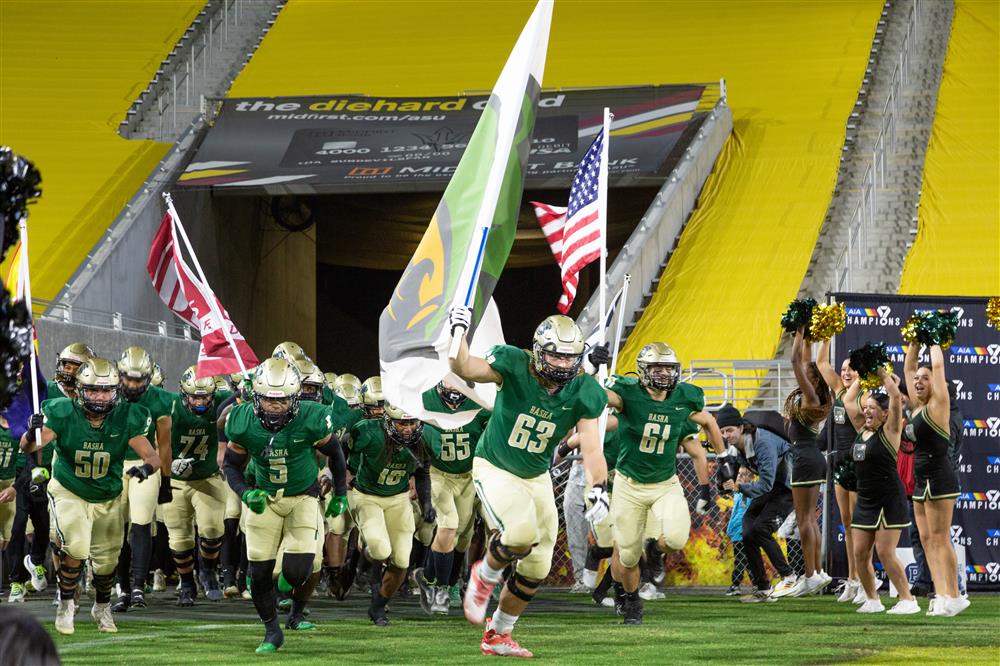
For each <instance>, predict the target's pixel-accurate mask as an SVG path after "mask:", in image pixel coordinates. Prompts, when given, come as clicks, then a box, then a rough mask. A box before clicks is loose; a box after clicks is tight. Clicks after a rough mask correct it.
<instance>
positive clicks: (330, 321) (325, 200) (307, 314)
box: [175, 187, 658, 378]
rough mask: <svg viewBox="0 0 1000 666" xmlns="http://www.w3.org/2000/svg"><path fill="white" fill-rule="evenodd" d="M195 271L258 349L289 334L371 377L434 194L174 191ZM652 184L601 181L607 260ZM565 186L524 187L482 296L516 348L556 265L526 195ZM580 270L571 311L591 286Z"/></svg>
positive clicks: (339, 368)
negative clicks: (508, 240) (488, 290)
mask: <svg viewBox="0 0 1000 666" xmlns="http://www.w3.org/2000/svg"><path fill="white" fill-rule="evenodd" d="M175 192H176V194H175V204H176V205H177V208H178V212H179V213H180V214H181V216H182V217H183V219H184V220H185V221H186V223H187V227H188V232H189V234H190V236H191V237H192V242H193V243H194V245H195V247H196V248H197V250H198V253H199V256H200V258H201V260H202V264H203V266H204V269H205V272H206V274H207V275H208V278H209V280H210V282H211V283H212V285H213V287H215V289H216V292H217V293H218V295H219V298H220V299H221V300H222V302H223V303H225V304H226V307H227V308H228V310H229V312H230V315H231V316H232V317H233V321H234V322H235V323H236V325H237V326H238V327H239V329H240V331H241V332H242V333H243V334H244V336H245V337H246V338H247V340H248V341H249V342H250V344H251V346H252V347H253V348H254V350H255V351H256V352H257V353H258V355H260V356H264V355H267V354H268V353H269V352H270V350H271V349H272V348H273V347H274V346H275V345H276V344H278V343H279V342H281V341H283V340H295V341H296V342H298V343H300V344H301V345H302V346H303V347H304V348H305V349H306V350H307V351H308V352H310V353H312V354H314V358H315V360H316V361H317V363H318V364H319V365H320V367H321V368H322V369H323V370H324V371H331V372H337V373H344V372H351V373H353V374H356V375H358V376H360V377H362V378H364V377H366V376H370V375H373V374H377V373H378V344H377V340H378V319H379V316H380V315H381V313H382V310H383V308H384V307H385V306H386V304H387V303H388V302H389V298H390V296H391V294H392V290H393V289H394V288H395V287H396V284H397V282H398V281H399V278H400V276H401V275H402V272H403V270H404V269H405V267H406V265H407V262H408V261H409V260H410V257H411V256H412V255H413V252H414V250H415V249H416V247H417V244H418V243H419V242H420V239H421V237H422V236H423V233H424V231H425V230H426V228H427V225H428V223H429V221H430V219H431V216H432V215H433V213H434V210H435V208H436V207H437V205H438V202H439V201H440V198H441V193H440V192H399V193H381V194H324V195H280V196H269V195H267V194H263V193H261V192H259V191H258V192H256V193H254V194H249V193H246V192H240V193H239V194H236V193H230V192H226V191H224V190H219V189H212V190H209V189H205V190H193V191H192V190H176V191H175ZM657 192H658V188H656V187H621V188H614V187H613V188H611V190H610V191H609V194H608V218H609V222H608V245H609V258H608V263H609V265H610V263H611V262H612V261H613V260H614V258H615V257H616V256H617V254H618V251H619V250H620V249H621V247H622V245H623V244H624V243H625V241H626V240H627V239H628V237H629V235H630V234H631V233H632V231H633V229H634V228H635V226H636V225H637V224H638V221H639V220H640V219H641V218H642V215H643V214H644V212H645V211H646V209H647V208H648V207H649V205H650V203H651V202H652V201H653V199H654V197H655V196H656V193H657ZM568 197H569V190H568V188H567V189H546V190H531V189H529V190H525V192H524V196H523V197H522V201H521V210H520V214H519V219H518V230H517V234H516V237H515V241H514V245H513V247H512V248H511V253H510V257H509V259H508V261H507V266H506V268H505V270H504V272H503V274H502V276H501V279H500V281H499V283H498V285H497V288H496V291H495V292H494V298H495V300H496V302H497V306H498V308H499V310H500V315H501V318H502V320H503V325H504V335H505V338H506V340H507V341H508V343H510V344H514V345H518V346H520V347H525V348H526V347H528V346H530V342H531V335H532V333H533V331H534V328H535V326H536V325H537V324H538V322H540V321H541V320H542V319H543V318H545V317H546V316H548V315H550V314H554V313H555V312H556V309H555V307H556V302H557V301H558V299H559V295H560V294H561V293H562V287H561V283H560V277H559V268H558V266H557V265H556V263H555V260H554V258H553V257H552V253H551V250H550V249H549V247H548V244H547V242H546V240H545V237H544V236H543V235H542V232H541V229H540V227H539V225H538V222H537V220H536V218H535V213H534V210H533V209H532V207H531V204H530V203H529V202H531V201H542V202H545V203H550V204H553V205H560V204H563V205H564V203H565V202H566V200H567V199H568ZM598 279H599V278H598V268H597V262H594V263H593V264H592V265H591V266H588V267H587V268H585V269H584V270H583V272H582V273H581V275H580V285H579V290H578V293H577V297H576V301H575V303H574V305H573V308H572V310H571V311H570V315H575V314H577V313H578V312H579V311H580V310H581V309H582V308H583V306H584V305H586V303H587V300H588V299H589V298H590V296H591V294H592V293H593V292H594V290H596V288H597V284H598Z"/></svg>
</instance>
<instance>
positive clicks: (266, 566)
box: [247, 560, 275, 596]
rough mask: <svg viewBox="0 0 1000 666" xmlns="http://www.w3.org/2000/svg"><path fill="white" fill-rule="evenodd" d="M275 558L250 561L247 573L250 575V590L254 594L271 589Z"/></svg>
mask: <svg viewBox="0 0 1000 666" xmlns="http://www.w3.org/2000/svg"><path fill="white" fill-rule="evenodd" d="M274 563H275V560H264V561H263V562H250V563H249V565H248V569H249V570H248V571H247V573H248V574H249V576H250V591H251V592H252V593H253V594H254V596H256V595H257V594H258V593H260V592H266V591H268V590H271V589H273V587H274V580H273V579H272V575H273V573H274Z"/></svg>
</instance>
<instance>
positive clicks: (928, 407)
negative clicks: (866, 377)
mask: <svg viewBox="0 0 1000 666" xmlns="http://www.w3.org/2000/svg"><path fill="white" fill-rule="evenodd" d="M929 353H930V357H931V363H930V365H922V366H920V367H919V368H918V367H917V357H918V355H919V349H918V346H917V345H916V344H914V343H911V344H910V346H909V347H907V349H906V360H905V361H904V363H903V371H904V373H905V375H906V385H907V387H910V390H909V398H910V408H911V409H912V413H911V415H910V423H911V424H912V425H913V434H914V445H915V449H916V452H915V455H914V463H913V473H914V477H915V479H916V485H915V487H914V489H913V514H914V518H916V521H917V530H918V531H919V532H920V541H921V543H923V546H924V552H925V554H926V556H927V565H928V567H929V568H930V570H931V579H932V580H933V581H934V591H935V593H936V594H935V597H934V599H933V600H932V601H931V604H930V608H928V610H927V614H928V615H940V616H945V617H951V616H953V615H958V614H959V613H961V612H962V611H963V610H965V609H966V608H968V607H969V600H968V599H966V598H964V597H962V596H959V593H958V580H957V577H956V575H955V571H956V568H957V562H956V559H955V551H954V550H953V549H952V545H951V520H952V513H953V512H954V510H955V498H956V497H958V495H959V486H958V476H957V475H956V474H955V470H954V468H953V467H952V465H951V460H950V458H949V456H948V444H949V432H950V424H949V421H950V414H951V399H950V397H949V395H948V380H947V379H946V378H945V374H944V353H943V352H942V351H941V347H940V346H939V345H931V346H930V347H929Z"/></svg>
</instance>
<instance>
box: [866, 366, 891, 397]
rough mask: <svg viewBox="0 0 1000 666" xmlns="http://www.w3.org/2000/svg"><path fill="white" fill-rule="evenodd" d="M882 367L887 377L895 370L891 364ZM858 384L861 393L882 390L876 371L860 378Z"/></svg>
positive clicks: (880, 379) (880, 380)
mask: <svg viewBox="0 0 1000 666" xmlns="http://www.w3.org/2000/svg"><path fill="white" fill-rule="evenodd" d="M882 367H883V368H885V372H886V374H889V375H891V374H892V372H893V370H895V368H893V367H892V363H886V364H884V365H883V366H882ZM860 384H861V390H862V391H877V390H878V389H880V388H882V378H881V377H879V375H878V371H877V370H876V371H875V372H872V373H870V374H868V375H865V376H864V377H862V378H861V380H860Z"/></svg>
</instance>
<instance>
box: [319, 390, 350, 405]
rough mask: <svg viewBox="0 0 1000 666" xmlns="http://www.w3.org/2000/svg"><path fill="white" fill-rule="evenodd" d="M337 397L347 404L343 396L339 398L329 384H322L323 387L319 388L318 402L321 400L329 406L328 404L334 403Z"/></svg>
mask: <svg viewBox="0 0 1000 666" xmlns="http://www.w3.org/2000/svg"><path fill="white" fill-rule="evenodd" d="M338 399H339V400H343V402H344V404H345V405H346V404H347V401H346V400H344V399H343V398H341V397H340V396H339V395H337V394H336V393H334V392H333V389H331V388H330V387H329V386H324V387H323V388H321V389H320V392H319V400H320V402H322V403H323V404H324V405H326V406H327V407H329V406H330V405H333V404H335V403H336V402H337V400H338Z"/></svg>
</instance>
